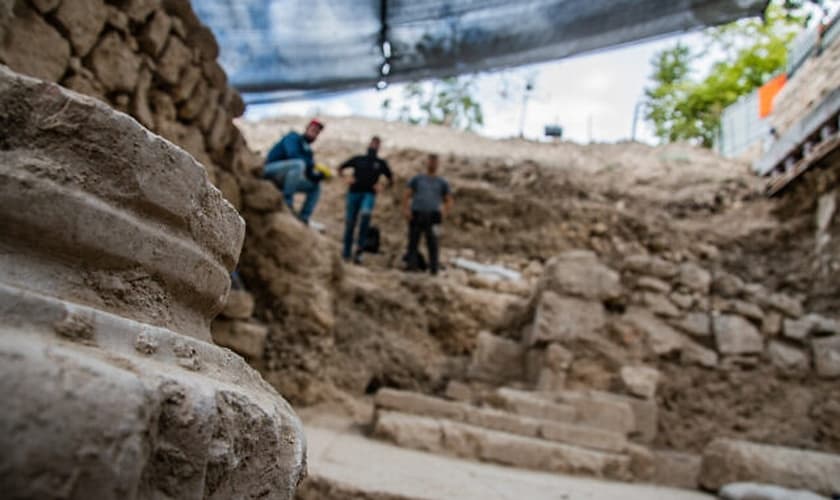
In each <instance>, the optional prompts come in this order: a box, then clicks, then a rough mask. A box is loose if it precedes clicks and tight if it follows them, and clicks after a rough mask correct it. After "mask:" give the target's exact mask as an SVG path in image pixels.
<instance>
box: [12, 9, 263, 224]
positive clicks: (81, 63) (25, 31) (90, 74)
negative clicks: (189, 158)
mask: <svg viewBox="0 0 840 500" xmlns="http://www.w3.org/2000/svg"><path fill="white" fill-rule="evenodd" d="M3 6H4V8H3V10H2V12H3V13H0V35H1V36H0V63H3V64H6V65H7V66H9V67H10V68H11V69H13V70H15V71H17V72H19V73H23V74H25V75H30V76H34V77H37V78H41V79H44V80H47V81H51V82H57V83H60V84H61V85H62V86H64V87H67V88H69V89H72V90H75V91H77V92H80V93H82V94H85V95H89V96H93V97H96V98H98V99H101V100H103V101H105V102H106V103H108V104H110V105H111V106H113V107H114V108H116V109H118V110H120V111H124V112H126V113H128V114H130V115H131V116H133V117H134V118H135V119H137V121H139V122H140V123H141V124H142V125H143V126H145V127H146V128H148V129H149V130H151V131H153V132H155V133H157V134H159V135H161V136H163V137H165V138H167V139H169V140H170V141H172V142H173V143H175V144H177V145H179V146H181V147H182V148H184V149H185V150H187V151H188V152H189V153H190V154H192V155H193V157H195V159H196V160H198V161H199V162H200V163H201V164H202V165H204V167H205V168H206V169H207V173H208V176H209V177H210V180H211V182H213V183H214V184H215V185H216V186H217V187H219V189H220V190H221V191H222V192H223V193H224V195H225V198H227V199H228V201H230V202H231V204H233V206H234V207H236V208H237V209H239V208H240V206H241V202H240V192H239V185H238V183H237V181H236V178H235V176H234V173H247V172H249V171H250V169H252V168H254V167H259V165H260V161H259V159H258V158H255V157H254V156H253V155H252V153H251V152H250V151H249V150H248V148H247V145H246V144H245V141H244V139H243V138H242V136H241V134H240V133H239V130H238V129H237V128H236V127H235V126H234V125H233V123H232V120H233V118H235V117H237V116H240V115H241V114H242V113H243V112H244V109H245V106H244V103H243V102H242V99H241V97H240V96H239V94H238V93H237V92H236V91H235V90H234V89H233V88H231V87H230V86H229V85H228V82H227V76H226V75H225V72H224V71H223V70H222V68H221V67H220V66H219V64H218V62H217V58H218V55H219V47H218V45H217V44H216V41H215V38H214V37H213V34H212V32H211V31H210V30H209V29H208V28H207V27H206V26H203V25H202V24H201V23H200V21H199V20H198V18H197V17H196V15H195V13H194V12H193V10H192V8H191V6H190V3H189V0H108V1H106V0H7V1H5V2H3Z"/></svg>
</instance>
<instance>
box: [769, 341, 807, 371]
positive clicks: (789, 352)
mask: <svg viewBox="0 0 840 500" xmlns="http://www.w3.org/2000/svg"><path fill="white" fill-rule="evenodd" d="M767 354H768V356H770V362H771V363H772V364H773V366H775V367H776V369H778V370H779V371H781V372H782V373H785V374H789V375H804V374H806V373H808V369H809V367H810V365H811V363H810V359H808V355H807V354H806V353H805V352H803V351H801V350H800V349H797V348H795V347H791V346H789V345H787V344H784V343H782V342H777V341H773V342H770V345H769V346H768V347H767Z"/></svg>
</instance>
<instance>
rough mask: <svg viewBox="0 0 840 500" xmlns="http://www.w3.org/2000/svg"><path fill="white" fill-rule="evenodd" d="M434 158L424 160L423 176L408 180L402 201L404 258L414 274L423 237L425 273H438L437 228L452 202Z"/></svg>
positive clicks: (436, 159)
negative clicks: (405, 232) (405, 223)
mask: <svg viewBox="0 0 840 500" xmlns="http://www.w3.org/2000/svg"><path fill="white" fill-rule="evenodd" d="M437 171H438V156H437V155H436V154H430V155H429V157H428V159H427V160H426V173H425V174H420V175H416V176H414V177H413V178H412V179H411V180H410V181H408V189H407V190H406V192H405V197H404V198H403V214H404V215H405V217H406V219H408V253H407V255H406V260H407V262H406V263H407V266H408V270H409V271H416V270H417V268H418V265H419V260H418V254H417V245H418V244H419V243H420V236H421V235H425V237H426V245H427V247H428V249H429V271H430V272H431V273H432V274H437V272H438V255H439V248H438V235H437V225H438V224H440V223H441V222H442V220H443V218H444V217H446V216H447V214H448V213H449V211H450V210H451V209H452V204H453V203H454V202H455V200H454V199H453V198H452V191H451V190H450V188H449V183H448V182H446V179H444V178H443V177H439V176H438V175H437Z"/></svg>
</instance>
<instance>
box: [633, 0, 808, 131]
mask: <svg viewBox="0 0 840 500" xmlns="http://www.w3.org/2000/svg"><path fill="white" fill-rule="evenodd" d="M802 10H803V6H802V2H798V3H797V2H791V1H789V0H788V1H787V2H784V3H771V4H770V5H769V6H768V8H767V11H766V12H765V16H764V20H763V21H762V20H759V19H746V20H741V21H736V22H734V23H730V24H727V25H724V26H722V27H719V28H713V29H711V30H708V31H707V32H706V33H705V34H704V42H705V46H706V49H705V50H703V51H700V52H697V53H695V52H692V50H691V49H690V48H689V47H688V46H686V45H683V44H680V43H677V45H676V46H674V47H672V48H669V49H666V50H664V51H661V52H659V53H657V54H656V55H655V56H654V58H653V60H652V61H651V64H652V66H653V73H652V74H651V80H652V81H653V83H654V85H653V86H652V87H648V88H646V89H645V104H646V113H645V117H646V118H647V119H648V120H649V121H650V122H652V123H653V125H654V129H655V133H656V136H657V137H658V138H659V139H661V140H662V141H665V142H673V141H678V140H686V141H689V142H693V143H696V144H701V145H703V146H705V147H711V146H712V143H713V141H714V138H715V136H716V134H717V131H718V128H719V126H720V117H721V114H722V113H723V110H724V109H725V108H726V107H727V106H729V105H730V104H732V103H734V102H735V101H737V100H738V98H739V97H741V96H743V95H746V94H749V93H750V92H752V91H753V90H754V89H756V88H757V87H760V86H761V85H762V84H763V83H764V82H766V81H767V80H768V79H770V78H771V77H772V76H774V75H775V74H778V73H780V72H781V71H783V70H784V68H785V65H786V64H787V46H788V44H789V43H790V41H791V40H792V39H793V37H794V36H795V35H796V33H797V31H798V30H799V29H801V27H802V25H803V22H804V17H802V15H801V13H802ZM710 57H711V58H714V59H716V61H715V62H714V63H713V64H712V65H711V68H710V69H709V71H708V73H707V74H706V75H705V76H704V77H702V78H699V79H698V78H696V77H695V76H694V73H693V71H692V66H694V64H695V63H696V62H697V61H698V60H701V59H703V58H710Z"/></svg>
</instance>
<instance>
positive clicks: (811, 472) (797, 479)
mask: <svg viewBox="0 0 840 500" xmlns="http://www.w3.org/2000/svg"><path fill="white" fill-rule="evenodd" d="M744 481H751V482H758V483H767V484H775V485H778V486H784V487H787V488H802V489H806V490H811V491H816V492H818V493H820V494H823V495H836V494H839V493H840V455H836V454H832V453H823V452H817V451H809V450H801V449H796V448H788V447H784V446H772V445H766V444H758V443H751V442H748V441H736V440H732V439H715V440H714V441H712V442H711V443H710V444H709V445H708V446H706V449H705V450H704V451H703V461H702V465H701V468H700V484H701V485H702V486H703V487H704V488H707V489H710V490H713V491H714V490H717V489H719V488H720V487H722V486H723V485H725V484H729V483H735V482H744Z"/></svg>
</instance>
